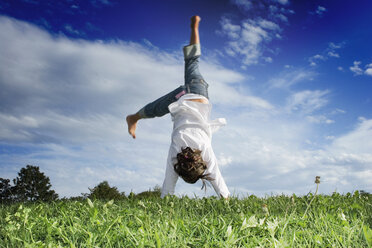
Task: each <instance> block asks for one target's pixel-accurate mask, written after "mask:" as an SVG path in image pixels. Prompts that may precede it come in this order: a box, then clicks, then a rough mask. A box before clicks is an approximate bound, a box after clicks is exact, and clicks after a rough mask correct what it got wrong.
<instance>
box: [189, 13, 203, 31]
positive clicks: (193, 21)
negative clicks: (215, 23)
mask: <svg viewBox="0 0 372 248" xmlns="http://www.w3.org/2000/svg"><path fill="white" fill-rule="evenodd" d="M200 21H201V18H200V16H197V15H195V16H193V17H191V28H198V27H199V22H200Z"/></svg>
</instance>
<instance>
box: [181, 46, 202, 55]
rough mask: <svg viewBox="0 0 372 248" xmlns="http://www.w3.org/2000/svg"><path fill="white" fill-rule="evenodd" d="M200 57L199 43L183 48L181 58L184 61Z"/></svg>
mask: <svg viewBox="0 0 372 248" xmlns="http://www.w3.org/2000/svg"><path fill="white" fill-rule="evenodd" d="M200 55H201V49H200V44H199V43H198V44H192V45H188V46H184V47H183V56H184V58H185V59H189V58H192V57H194V56H200Z"/></svg>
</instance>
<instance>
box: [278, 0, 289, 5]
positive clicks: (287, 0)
mask: <svg viewBox="0 0 372 248" xmlns="http://www.w3.org/2000/svg"><path fill="white" fill-rule="evenodd" d="M277 2H278V3H280V4H283V5H286V4H288V3H289V0H277Z"/></svg>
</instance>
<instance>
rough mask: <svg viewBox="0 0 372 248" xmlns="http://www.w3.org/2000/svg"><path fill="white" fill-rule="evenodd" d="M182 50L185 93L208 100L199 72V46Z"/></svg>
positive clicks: (206, 87)
mask: <svg viewBox="0 0 372 248" xmlns="http://www.w3.org/2000/svg"><path fill="white" fill-rule="evenodd" d="M183 50H184V57H185V88H186V92H187V93H194V94H199V95H203V96H205V97H207V98H208V84H207V83H206V82H205V80H204V78H203V76H202V75H201V73H200V71H199V58H200V55H201V51H200V44H193V45H189V46H186V47H184V48H183Z"/></svg>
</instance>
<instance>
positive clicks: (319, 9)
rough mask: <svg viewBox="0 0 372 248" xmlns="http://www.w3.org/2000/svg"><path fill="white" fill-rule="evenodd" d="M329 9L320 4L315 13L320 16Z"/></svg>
mask: <svg viewBox="0 0 372 248" xmlns="http://www.w3.org/2000/svg"><path fill="white" fill-rule="evenodd" d="M326 11H327V9H326V8H325V7H323V6H318V7H317V9H316V10H315V13H316V14H317V15H319V16H322V15H323V14H324V12H326Z"/></svg>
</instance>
